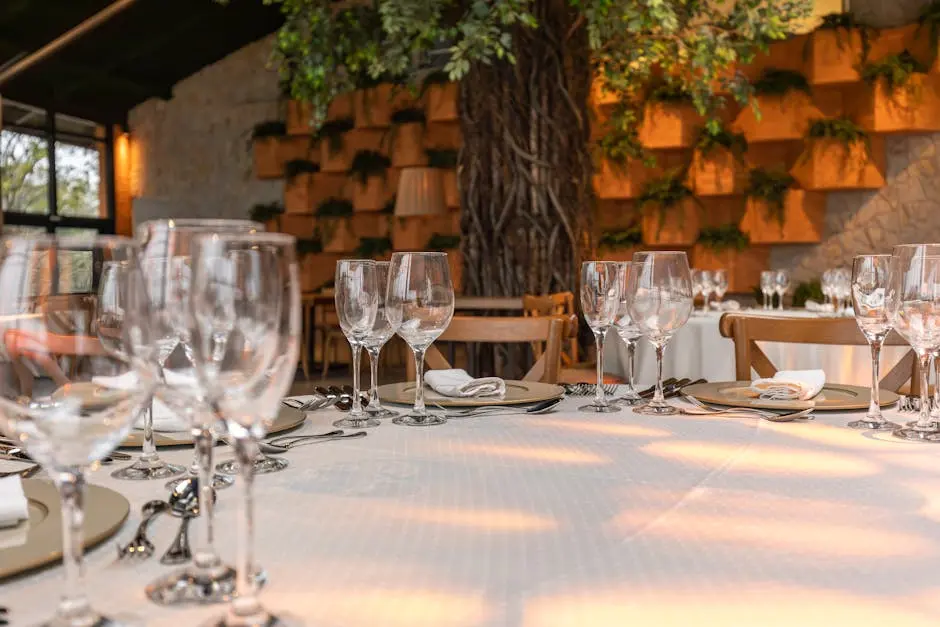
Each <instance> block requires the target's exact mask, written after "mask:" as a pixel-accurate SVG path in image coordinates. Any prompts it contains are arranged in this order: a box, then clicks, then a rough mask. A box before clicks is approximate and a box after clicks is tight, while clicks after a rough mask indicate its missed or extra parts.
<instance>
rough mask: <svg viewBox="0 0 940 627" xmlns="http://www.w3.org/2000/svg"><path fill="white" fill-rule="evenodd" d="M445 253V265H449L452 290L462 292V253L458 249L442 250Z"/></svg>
mask: <svg viewBox="0 0 940 627" xmlns="http://www.w3.org/2000/svg"><path fill="white" fill-rule="evenodd" d="M444 252H446V253H447V265H448V266H450V281H451V283H453V285H454V292H456V293H457V294H460V293H461V292H463V253H461V252H460V249H458V248H455V249H453V250H447V251H444Z"/></svg>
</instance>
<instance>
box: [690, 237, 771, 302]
mask: <svg viewBox="0 0 940 627" xmlns="http://www.w3.org/2000/svg"><path fill="white" fill-rule="evenodd" d="M769 259H770V249H769V248H766V247H759V246H748V247H747V248H745V249H744V250H736V249H734V248H730V249H726V250H714V249H712V248H709V247H708V246H703V245H702V244H696V245H695V247H694V248H693V249H692V255H691V259H690V260H689V261H690V265H692V266H694V267H696V268H700V269H702V270H722V269H724V270H727V271H728V291H729V292H732V293H739V294H743V293H749V292H750V291H751V289H752V288H753V287H755V286H757V285H760V273H761V271H762V270H766V269H767V266H768V261H769Z"/></svg>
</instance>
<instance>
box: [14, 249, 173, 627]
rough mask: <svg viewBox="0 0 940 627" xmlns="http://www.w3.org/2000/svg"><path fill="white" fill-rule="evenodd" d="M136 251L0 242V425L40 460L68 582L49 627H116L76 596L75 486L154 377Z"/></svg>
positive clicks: (79, 530) (113, 442)
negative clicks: (52, 497)
mask: <svg viewBox="0 0 940 627" xmlns="http://www.w3.org/2000/svg"><path fill="white" fill-rule="evenodd" d="M137 254H138V248H137V245H136V244H135V243H134V242H133V241H132V240H130V239H127V238H122V237H105V236H100V237H63V238H59V237H54V236H39V237H35V238H33V237H30V238H28V239H27V238H19V237H8V238H4V239H3V240H2V242H0V290H2V293H3V298H0V336H2V338H3V345H4V349H5V357H6V360H7V361H8V362H9V363H8V365H9V366H10V367H9V368H4V369H2V375H0V432H4V433H6V434H7V435H8V436H10V437H13V438H16V439H17V440H18V441H19V442H20V443H22V445H23V446H25V448H26V449H27V451H28V452H29V454H30V456H32V457H33V458H34V459H35V460H36V461H37V462H39V463H40V464H42V466H43V467H44V468H45V469H46V470H47V471H48V473H49V475H50V476H51V477H52V480H53V481H54V482H55V485H56V487H57V488H58V491H59V496H60V498H61V502H62V559H63V564H64V575H65V587H64V590H63V594H62V596H61V599H60V602H59V604H58V607H57V609H56V615H55V617H54V618H53V619H52V620H50V621H49V622H48V623H45V624H46V625H49V627H89V626H104V625H107V626H109V627H116V626H118V625H120V624H121V623H120V622H119V621H115V620H112V619H109V618H107V617H104V616H102V615H101V614H99V613H98V612H97V611H95V610H94V609H93V608H92V606H91V604H90V602H89V599H88V597H87V596H86V594H85V586H84V576H83V574H84V566H83V546H84V539H83V527H84V524H83V521H84V516H85V512H84V488H85V470H86V468H87V467H88V466H89V465H91V464H93V463H95V462H99V461H100V460H102V459H103V458H104V457H106V456H107V455H108V454H109V453H111V451H113V450H114V449H115V448H116V447H117V446H119V445H120V444H121V442H122V441H123V440H124V438H125V437H127V435H128V434H129V433H130V431H131V429H132V428H133V425H134V420H135V418H136V417H137V415H138V414H139V413H140V411H141V410H142V409H144V408H145V407H146V405H147V401H148V400H149V398H150V396H151V394H152V393H153V388H154V386H155V385H156V383H157V380H158V374H157V369H156V362H155V359H154V354H153V342H152V337H151V334H150V328H149V320H148V315H147V311H146V308H147V297H146V293H145V290H144V287H143V285H142V283H141V279H140V272H139V271H138V268H137V263H138V261H137ZM105 264H106V265H107V267H109V268H114V267H118V266H120V267H122V270H121V271H118V272H116V271H113V270H110V271H109V276H108V277H107V281H108V287H107V289H106V290H102V293H101V294H100V295H99V296H98V297H97V299H96V300H98V301H99V302H101V303H103V304H104V305H105V309H106V312H107V313H106V314H102V315H99V316H97V317H96V318H92V317H91V316H90V315H89V314H90V310H89V307H88V304H89V302H90V303H91V306H92V307H94V306H95V304H94V302H92V301H90V300H88V299H87V298H86V297H83V296H82V294H83V293H86V294H87V293H89V292H91V293H92V294H93V293H94V292H93V291H92V290H93V289H94V288H93V286H95V285H98V284H99V283H100V282H101V280H102V278H105V277H102V272H103V271H104V266H105ZM65 294H69V296H65V299H66V300H64V302H65V307H63V308H60V309H57V310H56V311H55V316H51V315H48V312H47V310H46V307H47V305H48V303H49V302H50V300H53V301H63V297H64V295H65ZM92 299H95V297H92ZM118 303H119V304H120V306H118ZM93 326H95V327H97V328H96V329H95V328H92V327H93ZM115 381H120V382H122V383H123V385H120V386H117V385H113V383H114V382H115Z"/></svg>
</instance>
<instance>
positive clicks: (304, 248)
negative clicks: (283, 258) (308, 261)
mask: <svg viewBox="0 0 940 627" xmlns="http://www.w3.org/2000/svg"><path fill="white" fill-rule="evenodd" d="M318 235H319V233H314V237H312V238H308V239H299V240H297V256H298V257H303V256H304V255H315V254H317V253H322V252H323V242H322V241H320V238H319V237H317V236H318Z"/></svg>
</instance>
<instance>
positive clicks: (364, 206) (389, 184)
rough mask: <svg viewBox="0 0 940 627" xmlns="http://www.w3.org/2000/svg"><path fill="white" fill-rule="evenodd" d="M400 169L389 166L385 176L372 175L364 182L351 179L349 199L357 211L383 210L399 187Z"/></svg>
mask: <svg viewBox="0 0 940 627" xmlns="http://www.w3.org/2000/svg"><path fill="white" fill-rule="evenodd" d="M398 175H399V173H398V170H396V169H394V168H389V169H388V170H387V171H386V172H385V176H370V177H369V178H368V179H366V182H365V183H364V184H363V183H362V182H361V181H360V180H359V179H358V178H350V179H349V188H348V189H349V190H350V191H349V199H350V200H351V201H352V204H353V208H354V209H355V210H356V211H381V210H382V209H384V208H385V205H387V204H388V202H389V201H390V200H391V199H392V197H393V196H394V195H395V191H396V190H397V189H398Z"/></svg>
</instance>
